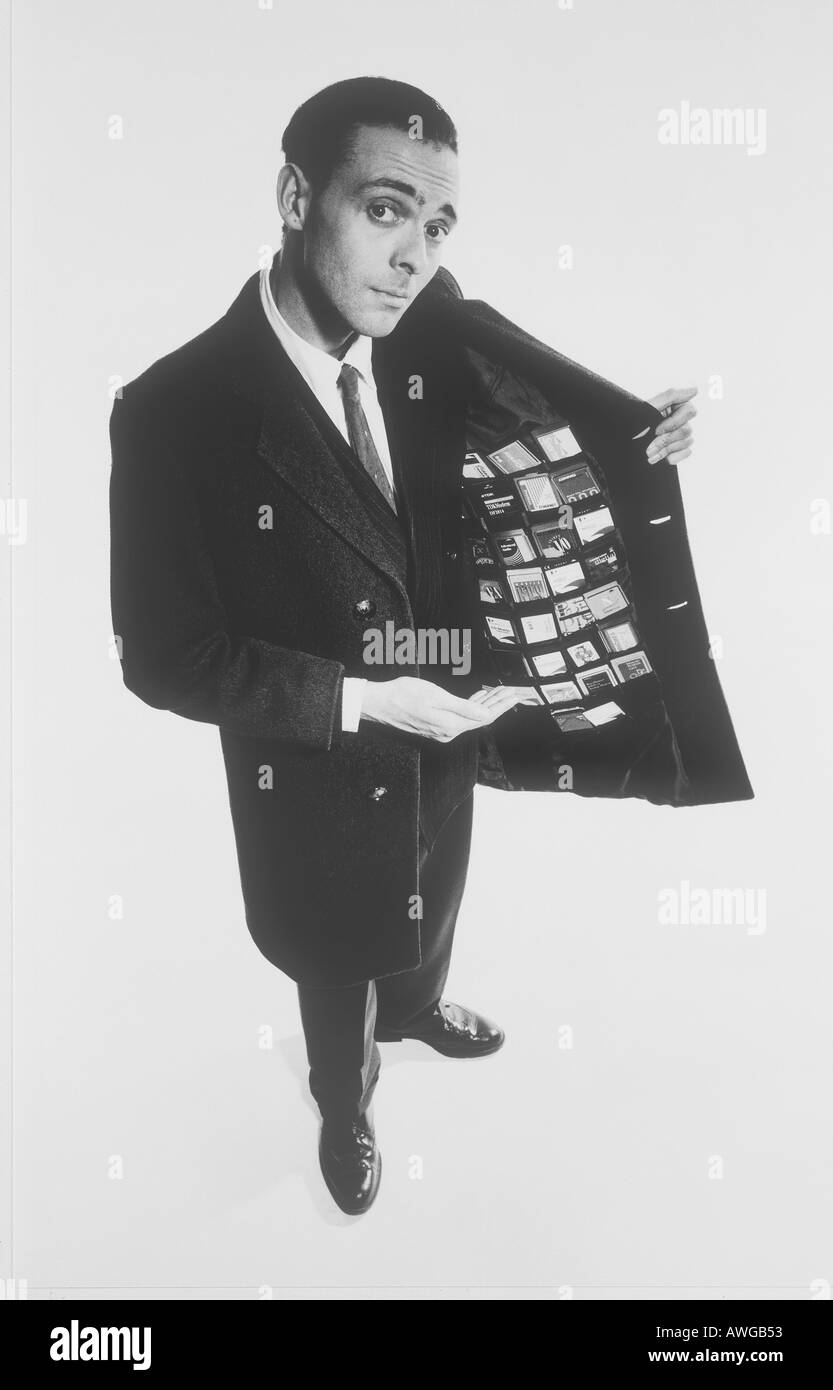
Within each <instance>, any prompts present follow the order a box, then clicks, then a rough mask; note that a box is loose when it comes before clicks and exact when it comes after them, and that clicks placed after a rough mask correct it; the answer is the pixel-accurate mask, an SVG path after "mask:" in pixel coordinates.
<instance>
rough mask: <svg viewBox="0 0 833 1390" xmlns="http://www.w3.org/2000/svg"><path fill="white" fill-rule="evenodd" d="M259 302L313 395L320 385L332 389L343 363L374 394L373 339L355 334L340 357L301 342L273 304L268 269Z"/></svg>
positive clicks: (303, 340)
mask: <svg viewBox="0 0 833 1390" xmlns="http://www.w3.org/2000/svg"><path fill="white" fill-rule="evenodd" d="M260 298H261V303H262V304H263V308H264V311H265V313H266V317H267V319H268V320H269V322H270V324H271V325H272V327H273V329H274V330H275V333H276V334H277V336H278V338H279V339H280V341H281V342H282V343H283V345H284V347H285V348H286V351H287V353H288V354H289V356H290V357H291V358H292V360H293V362H294V363H295V365H296V367H298V369H299V371H300V372H301V374H302V376H304V377H305V378H306V380H307V381H308V382H309V384H310V386H312V388H313V390H314V391H316V392H317V390H318V388H319V387H321V386H322V385H323V386H329V387H331V388H333V389H334V388H335V386H336V383H337V382H338V377H339V373H340V372H341V367H342V363H344V362H347V363H349V364H350V366H351V367H355V368H356V370H357V371H358V372H360V373H361V375H362V377H363V378H364V380H365V381H366V382H367V384H368V386H370V387H371V388H372V389H373V390H374V391H375V389H376V382H375V380H374V377H373V365H372V351H373V339H372V338H370V337H369V336H368V335H367V334H366V333H356V334H354V336H353V339H352V341H351V342H350V344H349V346H348V348H347V350H346V352H345V353H344V354H343V355H342V357H340V358H338V357H333V355H332V353H329V352H325V350H324V349H323V348H320V347H318V346H317V344H315V343H310V342H308V341H307V339H306V338H302V337H301V335H300V333H296V331H295V329H294V328H293V327H292V326H291V324H289V323H287V321H286V319H285V318H284V316H283V314H282V313H281V312H280V310H279V309H278V306H277V304H276V303H275V300H274V296H273V294H272V286H271V284H270V282H269V267H268V266H264V267H263V268H262V269H261V272H260Z"/></svg>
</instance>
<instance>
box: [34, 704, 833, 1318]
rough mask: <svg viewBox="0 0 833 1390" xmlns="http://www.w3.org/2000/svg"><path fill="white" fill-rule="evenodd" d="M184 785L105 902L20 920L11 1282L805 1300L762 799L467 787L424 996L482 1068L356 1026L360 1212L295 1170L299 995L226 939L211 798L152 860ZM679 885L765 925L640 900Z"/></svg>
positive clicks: (814, 1175)
mask: <svg viewBox="0 0 833 1390" xmlns="http://www.w3.org/2000/svg"><path fill="white" fill-rule="evenodd" d="M203 734H205V731H203ZM205 736H206V737H207V738H209V739H210V737H211V735H210V733H208V734H205ZM160 756H162V754H160ZM194 758H195V766H196V765H197V763H198V761H199V757H198V754H197V753H196V751H195V754H194ZM220 776H221V777H222V774H220ZM177 794H178V793H176V792H175V793H174V795H173V796H172V797H171V798H170V801H169V803H168V804H167V806H165V807H160V806H158V805H157V813H156V823H155V825H154V826H153V828H152V829H150V830H149V831H148V839H147V840H146V841H145V842H144V844H143V846H135V845H134V846H133V847H132V848H131V849H130V851H129V852H126V853H125V854H124V856H123V859H122V863H121V869H120V872H119V873H116V872H115V870H114V871H113V872H112V874H111V875H110V877H111V879H112V886H111V891H120V892H122V893H123V894H124V895H125V901H126V903H127V905H128V906H127V910H126V915H125V920H123V921H120V922H105V923H102V921H101V911H100V903H99V902H95V903H93V901H92V899H88V901H87V906H88V908H89V909H90V913H91V915H90V917H89V918H88V920H87V921H83V920H80V919H78V918H76V920H75V921H73V920H72V919H71V918H70V917H69V916H67V917H66V918H65V919H64V920H60V917H59V916H52V915H49V913H45V916H44V921H43V922H42V924H41V926H40V927H39V929H38V932H32V933H31V934H29V935H28V936H27V937H26V938H25V939H24V938H23V936H22V934H21V932H20V927H18V944H17V968H16V992H15V998H16V1024H15V1037H16V1041H15V1115H16V1126H15V1183H14V1196H15V1222H14V1243H15V1272H16V1274H17V1276H18V1278H20V1277H25V1278H26V1279H27V1280H28V1285H29V1297H30V1298H44V1297H50V1296H51V1297H62V1296H82V1297H85V1296H87V1297H90V1298H92V1297H96V1296H99V1295H105V1296H108V1297H115V1298H118V1297H125V1298H127V1297H140V1298H143V1297H146V1298H164V1299H175V1298H191V1297H206V1298H229V1299H233V1298H242V1299H245V1298H258V1297H260V1298H263V1297H270V1296H271V1297H273V1298H322V1299H338V1298H354V1297H362V1298H370V1299H389V1298H390V1299H396V1298H403V1297H404V1298H442V1299H466V1298H501V1299H514V1298H521V1299H538V1298H541V1299H557V1298H569V1297H574V1298H581V1299H638V1298H646V1297H653V1298H656V1297H659V1298H668V1299H676V1298H680V1299H682V1298H688V1297H694V1298H698V1297H702V1298H714V1297H727V1298H740V1297H749V1298H760V1299H768V1298H779V1299H783V1298H797V1299H799V1298H807V1297H809V1296H810V1294H809V1291H810V1290H811V1288H813V1287H814V1281H817V1280H823V1279H825V1278H827V1277H829V1250H830V1234H831V1219H830V1218H831V1211H830V1183H829V1172H830V1147H831V1144H830V1121H829V1114H828V1112H827V1109H826V1107H825V1106H823V1105H821V1104H820V1098H821V1097H822V1095H823V1094H824V1084H823V1083H824V1070H825V1065H826V1063H825V1059H826V1056H827V1054H828V1050H829V1049H828V1047H827V1046H826V1045H825V1035H826V1034H827V1032H828V1030H829V1021H828V1011H827V1006H826V993H827V990H826V979H827V977H828V976H829V965H828V968H827V969H825V968H824V961H825V959H827V960H828V961H829V937H828V935H827V932H826V929H825V927H824V925H823V921H822V912H821V909H820V907H819V905H818V904H817V903H816V902H815V901H814V894H813V884H812V877H811V874H810V871H809V870H810V864H811V861H813V862H817V859H818V852H819V845H814V844H813V843H812V842H810V841H808V837H807V833H806V827H805V829H804V830H803V831H802V832H801V834H800V835H799V833H798V832H797V831H796V833H795V836H794V839H793V840H791V839H790V827H789V824H780V825H777V826H776V823H775V820H774V819H772V821H771V823H768V817H769V818H772V817H773V815H774V812H773V808H772V807H770V808H769V809H768V810H766V809H765V805H764V802H763V801H762V800H760V799H758V800H756V801H755V802H754V803H745V804H742V805H738V806H729V807H721V808H709V809H705V810H699V811H677V812H674V811H671V810H668V809H664V808H662V809H660V808H654V807H650V806H647V805H645V804H642V803H634V804H627V805H625V804H621V803H615V802H610V803H606V802H595V801H594V802H583V801H581V800H579V799H578V798H575V797H561V798H558V797H555V796H545V795H544V796H542V795H531V794H530V795H528V794H509V793H499V792H494V791H487V790H478V792H477V805H476V812H475V839H474V848H473V854H472V861H471V867H470V875H469V884H468V888H467V893H466V897H465V899H464V905H463V910H462V913H461V917H460V919H459V923H458V936H457V943H456V949H455V954H454V959H453V964H452V972H451V977H450V980H449V985H448V988H447V995H448V997H450V998H452V999H454V1000H456V1001H458V1002H460V1003H464V1004H466V1005H469V1006H471V1007H474V1008H477V1009H479V1010H480V1011H482V1012H484V1013H486V1014H488V1015H490V1016H491V1017H493V1018H494V1019H496V1020H497V1021H499V1022H500V1023H501V1025H502V1026H503V1027H504V1028H505V1030H506V1033H507V1042H506V1044H505V1046H504V1048H503V1049H502V1050H501V1051H500V1052H499V1053H497V1054H496V1055H494V1056H492V1057H490V1058H483V1059H478V1060H477V1061H452V1060H449V1059H445V1058H442V1057H440V1056H438V1055H437V1054H435V1053H433V1052H431V1051H430V1050H429V1049H427V1048H425V1047H424V1046H422V1045H420V1044H418V1043H416V1042H405V1043H402V1044H384V1045H383V1046H382V1055H383V1071H382V1077H381V1080H380V1083H379V1087H378V1090H377V1095H376V1102H375V1118H376V1128H377V1133H378V1136H379V1141H380V1145H381V1149H382V1154H383V1165H384V1167H383V1175H382V1185H381V1189H380V1192H379V1196H378V1198H377V1200H376V1203H375V1205H374V1206H373V1208H372V1209H371V1210H370V1211H369V1212H368V1213H366V1214H365V1215H364V1216H362V1217H358V1218H356V1217H347V1216H344V1215H342V1213H341V1212H340V1211H339V1210H338V1209H337V1208H336V1207H335V1206H334V1204H333V1203H332V1200H331V1198H330V1196H329V1194H328V1192H327V1190H326V1188H325V1187H324V1184H323V1181H322V1179H321V1176H320V1173H319V1169H318V1160H317V1152H316V1145H317V1134H318V1130H317V1120H316V1112H315V1110H314V1108H313V1104H312V1101H311V1099H310V1097H309V1095H308V1092H307V1089H306V1075H307V1067H306V1058H305V1054H304V1048H303V1040H302V1036H301V1032H300V1023H299V1019H298V1012H297V1003H296V996H295V989H294V986H293V985H292V984H291V983H290V982H289V981H288V980H287V979H286V978H285V977H283V976H281V975H279V974H278V973H277V972H276V971H274V970H273V968H272V967H270V966H269V965H268V964H267V962H266V961H265V960H264V959H263V958H262V957H261V956H260V954H259V953H258V952H257V950H256V948H255V947H254V945H253V944H252V943H251V940H250V938H249V936H248V933H247V931H246V928H245V924H244V922H243V918H242V912H241V911H240V907H239V903H238V896H237V895H238V887H237V881H236V878H235V873H236V864H235V862H234V860H233V854H232V851H231V848H230V845H228V844H226V843H225V842H224V839H223V837H224V836H225V834H226V832H228V834H229V835H230V827H226V826H225V822H224V820H223V815H222V813H221V812H218V811H217V809H216V806H214V807H212V805H211V802H210V800H207V801H206V804H205V807H204V808H203V809H202V810H201V812H200V816H202V817H203V818H204V819H205V822H206V824H207V825H210V826H211V827H212V831H211V833H212V834H216V837H217V846H216V850H217V852H216V854H214V855H213V856H206V853H205V849H204V847H203V848H200V842H199V835H198V834H197V829H198V828H199V823H200V817H199V816H197V817H196V828H195V835H194V837H193V838H190V837H181V838H180V845H179V847H178V850H177V854H178V868H177V873H176V874H174V873H173V871H172V870H171V868H170V866H168V868H166V867H165V865H164V863H163V861H162V860H159V861H156V856H157V855H158V854H159V853H161V851H162V849H163V847H164V842H165V838H166V836H169V835H170V834H172V833H173V832H174V823H175V821H176V815H175V810H174V803H175V802H176V798H177ZM217 794H218V796H221V794H222V781H220V782H219V783H218V787H217ZM133 809H134V810H136V811H137V814H139V813H140V808H133ZM195 815H196V813H195ZM776 831H777V833H778V835H779V836H780V837H781V839H780V844H781V854H780V856H779V857H778V858H777V859H776V858H775V857H774V856H773V855H772V853H771V852H770V851H769V850H768V848H767V845H768V842H769V843H770V845H771V843H772V841H773V840H774V837H775V835H776ZM819 833H820V832H819ZM602 847H604V865H603V866H602V865H601V864H600V850H601V848H602ZM801 855H806V856H807V866H808V872H807V874H805V875H802V873H801V872H799V871H798V869H799V864H798V857H800V856H801ZM149 864H154V867H151V868H148V865H149ZM498 866H500V868H501V872H498ZM99 867H100V866H99ZM78 872H79V880H78V882H76V883H75V885H74V888H75V892H74V899H73V900H74V902H75V903H76V909H75V910H76V912H78V911H79V907H78V905H79V903H80V904H81V905H82V906H83V903H84V898H85V893H84V888H83V882H82V881H83V878H84V875H83V872H82V871H81V870H80V869H79V871H78ZM99 877H100V874H98V875H94V879H95V882H96V883H97V881H98V878H99ZM683 880H686V881H688V882H689V883H690V884H691V885H702V884H708V885H720V886H724V887H726V886H729V887H737V886H741V885H745V886H747V888H760V887H764V888H766V890H767V895H766V919H765V922H764V924H763V925H764V929H763V930H761V929H760V924H758V926H755V925H750V924H746V925H744V924H743V923H733V924H716V923H710V924H702V923H701V924H700V925H691V924H686V923H679V924H676V925H668V924H667V923H666V924H660V922H659V921H658V911H657V901H658V893H659V892H660V891H661V890H662V889H663V888H664V887H667V886H669V885H671V886H673V885H678V884H680V883H681V882H682V881H683ZM802 884H803V885H804V887H802ZM91 886H92V885H91ZM42 891H43V893H44V894H45V895H46V896H47V897H48V896H49V894H50V891H51V890H50V886H49V884H48V883H46V882H43V883H42ZM93 907H94V911H93ZM50 991H51V993H50ZM47 996H48V997H47ZM36 1001H37V1002H36ZM270 1030H271V1033H270Z"/></svg>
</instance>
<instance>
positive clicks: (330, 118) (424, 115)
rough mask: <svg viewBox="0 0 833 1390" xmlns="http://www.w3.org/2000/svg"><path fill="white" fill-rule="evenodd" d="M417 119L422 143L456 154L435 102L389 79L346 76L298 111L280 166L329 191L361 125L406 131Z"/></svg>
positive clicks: (452, 134)
mask: <svg viewBox="0 0 833 1390" xmlns="http://www.w3.org/2000/svg"><path fill="white" fill-rule="evenodd" d="M415 116H418V117H419V118H420V121H421V128H420V135H421V138H422V139H423V140H425V141H428V142H430V143H432V144H434V145H438V146H443V145H445V146H448V148H449V149H451V150H453V151H454V153H455V154H456V153H457V130H456V128H455V125H454V122H453V121H452V119H451V117H450V116H449V114H448V112H447V111H445V110H444V109H443V107H442V106H440V103H439V102H438V101H435V100H434V98H433V97H430V96H429V95H428V93H427V92H423V91H422V90H421V89H420V88H419V87H412V86H411V85H410V83H408V82H397V81H395V80H394V79H393V78H390V77H349V78H346V79H345V80H344V81H343V82H333V83H332V84H331V85H330V86H329V87H324V88H322V90H321V91H320V92H316V93H315V95H314V96H311V97H309V98H308V100H307V101H305V102H303V104H302V105H301V106H299V107H298V109H297V111H296V112H295V114H294V115H293V117H292V119H291V121H290V122H289V125H288V126H287V127H286V130H285V131H284V133H283V139H282V142H281V145H282V149H283V154H284V162H285V163H287V164H297V165H298V166H299V168H301V169H302V170H303V172H304V175H305V176H306V178H307V179H308V180H309V183H310V184H311V186H312V190H313V192H314V193H316V194H317V193H321V192H323V190H324V189H325V188H326V187H327V184H328V183H329V181H330V179H331V178H332V175H333V173H334V171H335V170H336V169H337V168H338V166H339V165H340V164H341V163H342V162H343V161H344V160H345V159H346V158H347V157H348V156H349V154H350V152H351V150H352V149H353V142H354V138H355V134H356V129H357V127H359V126H363V125H368V126H377V127H379V126H381V127H385V126H388V127H393V128H394V129H396V130H401V131H404V132H406V133H408V132H409V131H411V130H412V129H414V128H415V127H414V117H415Z"/></svg>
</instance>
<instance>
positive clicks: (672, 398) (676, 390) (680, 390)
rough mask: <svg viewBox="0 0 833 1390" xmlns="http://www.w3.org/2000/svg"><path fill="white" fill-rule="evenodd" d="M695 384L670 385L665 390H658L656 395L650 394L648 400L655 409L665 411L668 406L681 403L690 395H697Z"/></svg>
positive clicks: (687, 399)
mask: <svg viewBox="0 0 833 1390" xmlns="http://www.w3.org/2000/svg"><path fill="white" fill-rule="evenodd" d="M698 389H699V388H698V387H697V386H671V387H669V389H668V390H667V391H660V393H659V395H658V396H652V397H651V400H650V401H649V402H648V404H649V405H652V406H653V407H654V409H655V410H661V411H665V410H668V409H669V407H671V406H675V405H681V404H682V402H683V401H690V400H691V398H692V396H696V395H697V391H698Z"/></svg>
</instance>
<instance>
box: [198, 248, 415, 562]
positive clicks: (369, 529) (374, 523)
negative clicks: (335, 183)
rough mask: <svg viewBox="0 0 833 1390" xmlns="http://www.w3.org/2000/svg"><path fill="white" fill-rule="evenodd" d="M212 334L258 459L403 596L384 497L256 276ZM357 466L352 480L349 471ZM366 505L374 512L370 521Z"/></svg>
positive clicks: (396, 539) (222, 376) (212, 364)
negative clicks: (289, 345) (319, 394)
mask: <svg viewBox="0 0 833 1390" xmlns="http://www.w3.org/2000/svg"><path fill="white" fill-rule="evenodd" d="M211 333H213V334H214V335H215V338H214V342H213V345H212V351H211V352H210V354H209V356H208V367H209V370H210V371H211V372H212V373H213V374H216V375H217V376H218V378H219V380H220V381H221V382H222V384H224V385H225V386H226V388H230V389H231V390H232V392H233V393H234V395H235V396H237V397H239V398H241V399H242V400H243V401H245V402H246V403H247V406H248V409H249V411H250V423H249V426H248V427H247V428H246V431H245V433H246V435H247V436H249V437H251V433H250V431H252V430H253V433H254V438H255V448H256V452H257V454H258V456H259V457H260V458H261V459H262V460H263V462H264V463H265V464H266V466H267V467H268V468H270V469H271V470H272V471H273V472H274V473H275V474H277V476H278V477H280V478H281V479H282V480H283V481H284V482H285V483H287V484H288V486H289V487H291V488H292V489H293V491H294V492H295V493H296V494H297V495H298V496H299V497H300V498H301V500H302V501H303V502H304V503H305V504H306V505H307V506H308V507H309V508H310V509H311V510H312V511H314V512H315V513H316V514H317V515H318V516H320V518H321V519H322V521H324V522H325V523H326V525H327V526H329V527H331V528H332V530H334V531H336V532H338V534H339V535H340V536H342V537H343V538H344V539H345V540H346V541H347V542H348V543H349V544H350V545H352V546H353V547H354V549H356V550H357V551H358V552H359V553H360V554H362V555H363V556H364V557H365V559H367V560H369V561H370V562H371V563H372V564H374V565H375V566H376V567H377V568H378V569H380V570H382V571H383V572H384V573H385V574H386V575H388V576H389V577H390V578H391V579H393V580H394V582H395V583H396V584H397V585H398V586H399V587H400V588H401V587H402V579H403V564H404V559H403V557H404V545H403V539H402V534H401V532H400V529H399V524H398V522H397V519H396V517H395V516H394V514H393V512H391V510H390V508H389V507H388V506H387V503H385V502H384V501H383V499H382V498H381V497H379V498H378V499H377V498H375V497H373V496H369V494H368V492H367V489H373V488H374V484H373V483H372V481H371V480H370V479H369V478H368V477H367V475H366V474H365V473H364V471H363V469H362V468H361V465H360V464H358V463H357V462H356V461H355V460H353V459H352V456H351V455H350V451H349V449H348V447H347V445H346V443H345V442H344V441H343V440H342V439H341V436H340V435H339V432H338V430H336V428H335V426H334V425H332V422H331V421H330V420H329V417H327V419H326V421H325V419H324V417H325V415H326V412H324V411H323V409H322V407H321V406H320V404H319V403H318V401H317V400H316V398H315V395H314V393H313V392H312V391H311V390H310V388H309V386H308V385H307V383H306V382H305V381H304V379H303V377H302V376H301V374H300V372H299V371H298V370H297V368H296V367H295V365H294V363H293V362H291V361H290V359H289V357H288V356H287V354H286V353H285V352H284V350H283V347H282V346H281V344H280V342H279V341H278V339H277V338H276V336H275V334H274V333H273V331H272V329H271V328H270V326H269V323H268V321H267V319H266V316H265V314H264V312H263V307H262V305H261V302H260V288H259V276H258V275H257V274H255V275H252V276H251V277H250V278H249V280H247V281H246V284H245V285H244V286H243V289H242V290H241V291H240V294H239V295H238V296H237V299H236V300H235V301H234V303H233V304H232V305H231V307H230V309H229V310H228V312H227V313H226V314H225V316H224V317H223V318H222V319H220V320H219V322H218V323H217V324H215V325H214V329H213V330H209V334H211ZM207 336H208V335H207ZM217 337H219V343H218V342H217ZM206 346H207V347H208V344H206ZM374 363H375V358H374ZM342 446H343V454H342V458H341V459H339V457H338V456H337V455H338V449H339V447H342ZM345 455H346V458H345ZM352 465H355V472H354V474H353V476H352V477H350V476H348V473H347V471H346V469H347V468H348V467H351V466H352ZM369 505H370V506H372V507H376V511H375V513H374V515H373V516H371V515H370V514H369V510H368V508H369ZM381 508H385V510H386V512H387V513H388V514H389V515H387V516H386V515H385V512H383V511H381V510H380V509H381Z"/></svg>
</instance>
